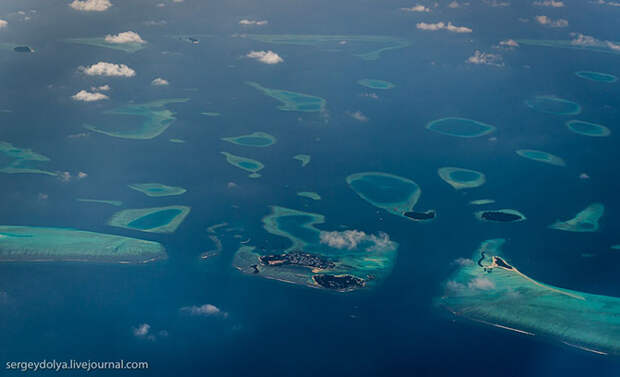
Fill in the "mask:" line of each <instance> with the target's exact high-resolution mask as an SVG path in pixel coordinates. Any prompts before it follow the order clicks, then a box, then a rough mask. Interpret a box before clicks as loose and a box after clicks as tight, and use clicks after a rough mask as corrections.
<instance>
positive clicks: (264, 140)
mask: <svg viewBox="0 0 620 377" xmlns="http://www.w3.org/2000/svg"><path fill="white" fill-rule="evenodd" d="M222 140H224V141H227V142H229V143H233V144H237V145H242V146H244V147H268V146H271V145H273V144H274V143H275V142H276V138H275V137H273V136H272V135H270V134H268V133H265V132H253V133H251V134H248V135H241V136H235V137H224V138H222Z"/></svg>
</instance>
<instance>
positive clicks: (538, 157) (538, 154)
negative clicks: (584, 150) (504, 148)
mask: <svg viewBox="0 0 620 377" xmlns="http://www.w3.org/2000/svg"><path fill="white" fill-rule="evenodd" d="M515 153H516V154H518V155H519V156H521V157H524V158H527V159H528V160H533V161H538V162H543V163H545V164H550V165H555V166H566V162H564V160H563V159H562V158H561V157H558V156H556V155H553V154H551V153H547V152H543V151H539V150H535V149H519V150H517V151H515Z"/></svg>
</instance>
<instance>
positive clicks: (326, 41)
mask: <svg viewBox="0 0 620 377" xmlns="http://www.w3.org/2000/svg"><path fill="white" fill-rule="evenodd" d="M240 36H241V37H243V38H248V39H252V40H255V41H259V42H263V43H272V44H279V45H295V46H303V47H305V46H312V47H316V48H320V49H323V50H329V51H350V52H351V53H353V55H355V56H357V57H359V58H361V59H362V60H377V59H379V58H380V57H381V55H382V54H383V53H385V52H388V51H391V50H399V49H401V48H405V47H408V46H410V45H411V43H410V42H409V41H407V40H405V39H402V38H398V37H391V36H382V35H317V34H242V35H240Z"/></svg>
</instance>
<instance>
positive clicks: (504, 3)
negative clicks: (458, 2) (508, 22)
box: [483, 0, 510, 8]
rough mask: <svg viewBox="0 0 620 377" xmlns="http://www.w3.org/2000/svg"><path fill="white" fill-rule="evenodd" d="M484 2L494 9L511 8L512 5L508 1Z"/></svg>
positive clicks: (490, 0) (484, 0) (486, 0)
mask: <svg viewBox="0 0 620 377" xmlns="http://www.w3.org/2000/svg"><path fill="white" fill-rule="evenodd" d="M483 2H484V3H485V4H486V5H488V6H490V7H493V8H497V7H500V8H503V7H507V6H510V3H509V2H507V1H498V0H483Z"/></svg>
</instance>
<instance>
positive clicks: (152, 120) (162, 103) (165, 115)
mask: <svg viewBox="0 0 620 377" xmlns="http://www.w3.org/2000/svg"><path fill="white" fill-rule="evenodd" d="M187 101H189V98H172V99H163V100H159V101H153V102H148V103H143V104H131V105H126V106H121V107H118V108H116V109H112V110H108V111H105V112H104V114H108V115H120V116H137V117H141V118H145V119H144V121H143V122H142V123H139V126H136V122H135V121H134V122H130V123H129V124H130V125H128V124H127V123H128V122H120V124H121V125H122V126H121V127H111V126H108V127H106V128H105V129H102V128H99V127H97V126H93V125H90V124H85V125H84V128H86V129H88V130H90V131H93V132H97V133H100V134H104V135H108V136H112V137H119V138H123V139H138V140H145V139H153V138H155V137H157V136H159V135H161V134H162V133H163V132H164V131H166V130H167V129H168V127H170V125H171V124H172V122H174V120H175V119H176V118H175V114H174V113H173V112H172V111H170V110H168V109H166V106H167V105H169V104H173V103H182V102H187ZM115 124H119V122H116V123H115Z"/></svg>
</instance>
